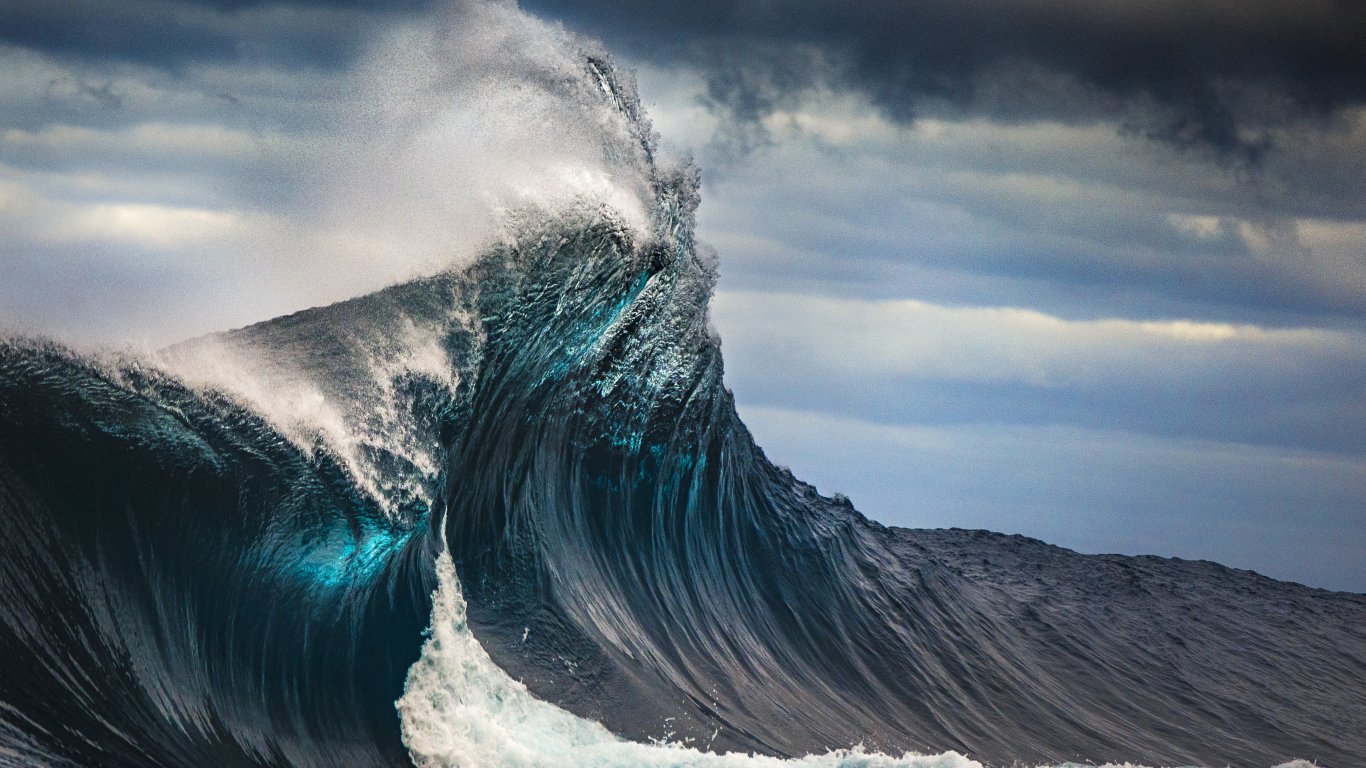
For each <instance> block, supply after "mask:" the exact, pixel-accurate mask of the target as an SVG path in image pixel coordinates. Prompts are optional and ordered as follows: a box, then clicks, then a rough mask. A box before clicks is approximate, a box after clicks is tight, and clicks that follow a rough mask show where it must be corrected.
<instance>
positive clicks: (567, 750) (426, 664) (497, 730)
mask: <svg viewBox="0 0 1366 768" xmlns="http://www.w3.org/2000/svg"><path fill="white" fill-rule="evenodd" d="M437 576H438V578H439V587H438V588H437V591H436V593H435V595H434V605H433V609H432V625H431V630H430V632H431V634H430V637H429V639H428V640H427V642H426V644H425V645H424V646H423V648H422V656H421V658H420V659H419V660H418V662H417V663H416V664H414V665H413V667H412V669H410V670H409V671H408V680H407V684H406V686H405V689H404V694H403V697H402V698H401V699H399V700H398V703H397V707H398V711H399V717H400V719H401V721H402V726H403V743H404V744H405V745H406V746H407V747H408V749H409V751H410V753H411V755H412V758H413V763H414V764H415V765H417V766H419V768H492V767H493V766H499V767H500V768H577V767H581V768H589V767H593V768H609V767H610V766H651V767H654V768H663V767H664V766H678V767H679V768H682V767H683V766H699V767H707V766H715V767H716V768H742V767H743V768H777V767H778V766H793V767H794V768H800V767H809V768H837V767H838V768H893V767H894V766H895V767H897V768H982V765H981V763H978V762H977V761H975V760H970V759H968V758H966V757H964V756H963V755H960V754H958V753H956V752H945V753H944V754H942V755H914V754H906V755H902V756H900V757H894V756H891V755H883V754H877V753H872V752H864V751H862V750H858V749H855V750H842V751H837V752H831V753H828V754H824V755H813V756H809V757H804V758H800V759H796V760H782V759H779V758H774V757H765V756H758V755H746V754H738V753H728V754H714V753H709V752H702V751H700V750H698V749H695V748H692V747H688V746H683V745H679V744H639V743H635V742H630V741H625V740H623V739H620V738H618V737H616V736H615V735H613V734H612V733H611V732H609V731H608V730H607V729H606V728H604V727H603V726H602V725H600V724H598V723H595V722H593V721H591V720H585V719H583V718H580V717H576V716H574V715H572V714H570V713H569V712H566V711H564V710H562V709H559V708H558V707H555V706H553V705H551V704H549V703H546V702H544V701H541V700H539V699H537V698H535V697H534V696H532V695H531V693H530V692H529V691H528V690H527V688H526V686H524V685H523V684H521V683H520V682H518V681H516V680H513V679H512V678H510V677H508V675H507V674H506V673H505V672H503V670H502V669H500V668H499V667H498V666H497V665H496V664H494V663H493V660H492V659H490V658H489V655H488V654H487V653H486V652H485V651H484V649H483V648H482V647H481V646H480V645H479V642H478V640H476V639H475V637H474V635H473V633H471V632H470V628H469V623H468V621H467V620H466V616H465V599H464V596H463V594H462V592H461V590H460V583H459V581H458V580H457V578H456V575H455V565H454V563H453V562H452V561H451V557H450V555H449V554H448V553H445V552H443V553H442V554H441V555H440V557H439V559H438V560H437Z"/></svg>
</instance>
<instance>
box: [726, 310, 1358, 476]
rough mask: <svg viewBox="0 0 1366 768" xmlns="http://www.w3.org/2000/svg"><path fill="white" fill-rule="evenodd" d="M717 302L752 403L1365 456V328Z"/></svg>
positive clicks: (730, 373)
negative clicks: (1195, 327)
mask: <svg viewBox="0 0 1366 768" xmlns="http://www.w3.org/2000/svg"><path fill="white" fill-rule="evenodd" d="M716 315H717V322H718V325H719V326H720V327H721V329H722V331H723V332H725V336H724V338H725V339H726V352H727V379H728V381H729V382H730V383H731V385H732V386H734V387H735V388H736V391H737V393H738V394H739V395H740V396H741V399H742V401H743V402H749V403H753V404H755V405H764V406H778V407H783V408H797V409H803V410H823V411H825V412H827V413H832V414H839V415H842V416H845V417H854V418H859V419H863V420H866V421H870V422H876V423H884V424H933V425H945V424H963V423H994V424H1027V425H1047V424H1056V425H1069V426H1072V427H1079V428H1086V429H1100V430H1115V431H1126V432H1132V433H1141V434H1147V435H1153V436H1160V437H1164V438H1192V439H1201V440H1209V441H1218V442H1238V443H1248V444H1261V445H1269V446H1276V447H1280V448H1296V449H1305V450H1313V451H1321V452H1336V453H1344V454H1356V455H1366V436H1363V434H1362V433H1361V430H1360V429H1359V425H1360V424H1362V423H1363V420H1366V404H1363V403H1362V400H1361V393H1362V392H1366V353H1363V351H1362V350H1363V349H1366V345H1363V338H1366V337H1363V335H1362V334H1360V333H1342V332H1322V331H1312V332H1309V331H1296V332H1279V333H1280V335H1271V336H1265V337H1263V336H1260V335H1257V334H1253V335H1251V336H1248V337H1243V336H1239V335H1234V336H1231V337H1230V338H1227V339H1206V340H1204V341H1195V340H1193V339H1187V338H1183V337H1181V336H1179V335H1178V336H1171V335H1168V334H1166V333H1155V332H1149V331H1142V330H1141V329H1140V327H1138V326H1124V325H1120V326H1114V325H1106V324H1104V323H1102V324H1100V325H1096V324H1094V323H1091V324H1086V323H1083V324H1080V325H1066V324H1062V325H1060V324H1058V323H1056V322H1054V321H1049V320H1045V319H1043V318H1041V317H1034V316H1029V315H1025V316H1021V315H1019V314H1018V313H1015V312H1013V311H1012V312H1006V313H1001V312H998V311H995V310H981V309H974V310H963V309H952V308H934V307H929V308H923V307H920V308H911V309H909V310H907V311H904V312H903V311H901V310H899V309H896V307H895V305H892V306H888V305H877V304H873V305H869V304H867V303H864V302H859V301H831V300H825V299H811V298H809V297H800V296H785V295H775V294H762V293H738V294H722V295H721V296H720V297H719V300H718V302H717V305H716ZM889 363H890V364H889Z"/></svg>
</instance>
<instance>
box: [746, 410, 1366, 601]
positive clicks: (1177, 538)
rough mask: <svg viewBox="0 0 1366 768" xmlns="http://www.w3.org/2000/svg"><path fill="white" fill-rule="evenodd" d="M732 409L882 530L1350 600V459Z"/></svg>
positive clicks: (1356, 496) (1075, 432) (1357, 527)
mask: <svg viewBox="0 0 1366 768" xmlns="http://www.w3.org/2000/svg"><path fill="white" fill-rule="evenodd" d="M741 413H742V415H743V416H744V418H745V421H746V423H747V424H749V425H750V427H751V428H752V429H753V430H754V434H755V437H756V438H757V439H758V441H759V442H760V443H761V444H762V445H764V446H765V447H766V448H771V449H772V450H770V451H769V455H770V458H773V459H774V460H776V461H779V462H781V463H785V464H790V465H791V467H792V469H793V470H794V472H795V473H796V474H797V475H798V476H799V477H801V478H803V479H805V480H809V481H812V482H814V483H815V484H816V485H817V486H818V487H819V488H820V489H821V491H822V492H825V493H831V492H843V493H845V494H847V495H848V496H849V497H850V499H852V501H853V502H854V504H855V505H857V506H858V508H859V509H860V510H862V511H865V512H868V513H870V514H872V515H873V516H875V517H876V518H878V519H880V520H882V521H884V522H886V523H889V524H892V525H902V526H907V527H915V528H919V527H927V528H929V527H948V526H957V527H966V528H988V529H991V530H996V531H1004V532H1006V533H1022V534H1025V535H1028V536H1035V537H1038V538H1041V539H1043V540H1045V541H1048V542H1050V543H1053V544H1059V545H1062V546H1066V547H1072V548H1075V549H1078V550H1081V551H1083V552H1093V553H1111V552H1118V553H1125V554H1150V553H1154V552H1160V553H1163V554H1166V555H1175V556H1178V557H1185V558H1192V559H1213V560H1217V561H1219V562H1221V563H1224V564H1227V565H1232V566H1234V567H1240V568H1251V569H1255V570H1257V571H1259V572H1261V573H1264V574H1266V575H1268V576H1272V577H1274V578H1280V579H1292V580H1295V581H1299V582H1302V583H1305V584H1312V585H1315V586H1321V587H1327V588H1330V589H1345V590H1353V591H1361V590H1363V589H1366V568H1363V562H1366V561H1364V560H1363V558H1362V555H1363V547H1362V544H1361V542H1362V541H1363V536H1366V518H1363V517H1362V515H1361V498H1362V496H1363V494H1366V467H1363V466H1362V464H1361V463H1360V462H1359V461H1351V460H1344V459H1343V458H1341V457H1337V456H1331V455H1316V454H1312V453H1306V452H1304V451H1300V450H1285V449H1276V448H1263V447H1255V446H1244V445H1235V444H1227V443H1213V442H1208V441H1197V440H1171V439H1162V440H1155V439H1152V438H1146V437H1143V436H1140V435H1134V434H1126V433H1122V432H1113V431H1105V430H1088V429H1075V428H1059V427H1035V426H1019V425H1014V426H1012V425H1002V424H981V425H969V426H936V427H896V426H882V425H877V424H872V423H869V422H867V421H862V420H859V419H850V418H839V417H831V416H828V415H824V414H819V413H813V412H809V411H804V410H800V409H787V408H770V407H752V406H749V405H747V404H746V403H744V402H742V403H741ZM835 457H838V460H832V458H835Z"/></svg>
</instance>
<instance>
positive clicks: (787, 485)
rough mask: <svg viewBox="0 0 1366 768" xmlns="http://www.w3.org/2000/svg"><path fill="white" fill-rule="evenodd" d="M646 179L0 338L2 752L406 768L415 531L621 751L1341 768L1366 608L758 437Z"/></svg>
mask: <svg viewBox="0 0 1366 768" xmlns="http://www.w3.org/2000/svg"><path fill="white" fill-rule="evenodd" d="M654 183H655V185H656V186H655V192H656V196H657V201H656V209H655V211H654V213H653V216H654V221H653V224H652V226H653V227H654V232H653V234H651V235H648V236H642V235H641V234H640V233H639V232H636V231H634V230H632V229H630V228H628V227H625V226H623V225H622V224H620V223H619V222H618V221H617V219H616V218H615V217H614V216H613V215H612V214H610V213H609V212H607V211H597V210H592V209H585V210H581V211H577V212H574V213H572V214H566V215H564V216H562V217H547V218H546V219H544V220H542V221H540V222H539V223H537V224H536V225H535V226H534V227H530V228H527V229H526V231H525V232H523V234H522V235H521V237H520V238H519V239H518V240H517V242H516V243H515V244H513V245H508V246H503V247H498V248H494V249H492V250H491V251H490V252H489V253H487V254H486V255H485V256H484V257H483V258H481V259H480V260H479V261H478V262H477V263H475V264H474V265H472V266H470V267H468V268H466V269H464V270H462V271H460V272H458V273H451V274H446V275H441V276H437V277H434V278H429V279H426V280H420V281H416V282H413V283H409V284H405V285H402V286H397V287H394V288H391V289H388V290H386V291H383V292H381V293H379V294H375V295H372V296H368V297H363V298H360V299H356V300H353V301H351V302H346V303H343V304H339V305H335V306H333V307H327V308H322V309H317V310H310V311H308V312H303V313H300V314H297V315H293V316H290V317H287V318H282V319H279V320H274V321H271V322H268V323H264V324H261V325H258V326H253V327H251V328H247V329H244V330H241V331H236V332H233V333H229V334H224V335H222V336H218V337H212V338H210V339H205V340H199V341H196V342H191V343H188V344H185V345H181V346H179V347H176V348H173V349H171V350H168V351H167V352H165V353H164V354H162V355H160V356H157V357H156V358H155V359H153V360H147V359H144V360H135V359H131V358H117V357H110V358H100V359H92V358H88V357H82V356H80V355H77V354H75V353H72V352H70V351H68V350H65V349H63V348H61V347H58V346H55V345H52V344H47V343H43V342H34V341H11V342H6V343H4V344H3V345H2V346H0V765H16V766H30V765H44V766H203V765H216V766H238V765H253V766H254V765H280V766H284V765H290V766H338V765H346V766H369V765H407V764H410V754H409V752H408V750H407V749H406V748H405V745H404V743H403V741H402V738H403V735H402V734H403V733H404V731H403V730H402V727H403V725H404V724H402V723H401V722H400V719H399V715H398V713H397V712H396V710H395V706H394V702H395V701H396V700H397V699H399V697H400V696H401V695H402V694H403V692H404V684H405V677H406V675H407V674H408V671H409V669H410V667H412V666H413V664H414V663H415V662H416V661H417V660H418V658H419V654H420V653H422V652H423V642H424V635H423V630H424V628H426V627H427V625H428V622H429V621H430V617H431V615H432V607H433V602H432V593H433V590H434V589H435V588H436V587H437V581H438V580H437V575H436V571H435V563H436V561H437V556H438V554H439V553H440V552H442V551H443V550H448V551H449V552H450V554H451V556H452V558H453V559H454V561H455V564H456V567H457V571H458V575H459V579H460V582H461V585H462V586H463V590H464V595H465V597H466V599H467V600H468V603H469V616H470V623H471V626H472V628H473V631H474V634H475V636H477V638H478V639H479V641H480V643H481V644H482V646H483V647H484V649H486V650H487V652H488V653H489V655H490V656H491V657H492V658H493V660H494V661H495V662H496V663H497V664H498V665H499V666H500V667H502V668H503V669H504V670H506V671H507V672H508V673H509V674H510V675H511V676H512V677H513V678H517V679H521V680H523V681H524V682H525V683H526V685H527V686H528V688H529V689H530V691H531V692H532V693H534V694H535V695H536V696H537V697H539V698H541V699H543V700H545V701H548V702H550V703H552V704H556V705H558V706H560V707H562V708H563V709H565V710H567V711H569V712H571V713H574V714H575V715H578V716H580V717H582V718H586V719H590V720H594V721H597V722H600V723H602V724H604V725H606V726H607V727H608V728H609V729H611V730H612V731H614V732H615V733H617V734H620V735H622V736H625V737H627V738H629V739H633V740H637V741H644V740H648V739H663V738H668V739H670V740H674V741H678V742H682V743H688V744H692V745H695V746H702V747H710V748H711V749H713V750H717V751H729V750H741V751H756V752H759V753H766V754H772V755H779V756H798V755H804V754H808V753H820V752H824V751H826V750H828V749H831V748H840V747H847V746H850V745H852V744H856V743H862V744H864V745H866V746H867V747H868V748H869V749H871V750H877V751H881V752H886V753H889V754H901V753H902V752H905V751H907V750H915V751H919V752H927V753H937V752H942V751H944V750H957V751H959V752H963V753H965V754H967V755H969V756H971V757H973V758H976V759H979V760H982V761H986V762H989V763H991V764H1009V763H1011V762H1012V761H1022V762H1026V763H1031V764H1036V763H1057V762H1059V761H1064V760H1078V761H1096V762H1100V761H1126V760H1127V761H1134V762H1138V763H1143V764H1148V765H1173V764H1199V765H1210V766H1214V765H1219V766H1222V765H1226V764H1229V765H1239V766H1244V765H1246V766H1271V765H1275V764H1277V763H1280V762H1283V761H1287V760H1290V759H1292V758H1305V759H1312V760H1317V761H1318V764H1319V765H1321V766H1343V767H1346V766H1356V765H1362V764H1363V763H1366V685H1363V683H1364V682H1366V597H1363V596H1361V595H1351V594H1344V593H1332V592H1326V591H1321V590H1315V589H1310V588H1307V587H1303V586H1299V585H1295V584H1289V583H1284V582H1277V581H1273V580H1270V579H1266V578H1264V577H1261V576H1258V575H1256V574H1253V573H1250V572H1246V571H1237V570H1232V569H1228V568H1225V567H1222V566H1219V565H1216V564H1213V563H1205V562H1188V561H1179V560H1168V559H1160V558H1141V557H1140V558H1134V557H1119V556H1083V555H1078V554H1076V553H1073V552H1070V551H1067V550H1063V549H1059V548H1056V547H1051V546H1048V545H1046V544H1043V543H1041V542H1038V541H1034V540H1030V539H1024V538H1021V537H1011V536H1002V535H998V534H992V533H986V532H977V531H959V530H950V531H910V530H903V529H891V528H886V527H883V526H881V525H878V524H877V523H875V522H872V521H869V520H867V519H866V518H864V517H862V516H861V515H860V514H859V513H858V512H857V511H855V510H854V509H853V508H852V507H851V506H850V505H849V503H848V502H847V501H845V500H843V499H839V498H835V499H831V498H826V497H823V496H821V495H819V494H818V493H816V491H815V490H814V489H813V488H811V487H810V486H808V485H805V484H803V483H802V482H801V481H799V480H797V479H796V478H794V477H792V476H791V475H790V474H789V473H788V472H786V471H785V470H783V469H780V468H778V467H775V466H774V465H772V464H771V463H769V462H768V461H767V460H766V459H765V457H764V455H763V452H762V451H761V450H760V449H759V448H758V447H757V446H755V444H754V442H753V441H752V439H751V437H750V435H749V433H748V431H747V430H746V428H745V426H744V425H743V424H742V423H741V422H740V420H739V418H738V416H737V415H736V411H735V406H734V402H733V400H732V397H731V395H730V393H729V392H728V391H727V390H726V389H725V387H724V385H723V375H722V374H723V372H722V362H721V351H720V345H719V342H718V340H717V339H716V338H715V337H714V335H713V333H712V332H711V331H710V330H709V326H708V323H707V302H708V299H709V296H710V293H711V289H712V285H713V283H714V269H713V267H712V265H710V264H709V263H707V262H706V260H705V259H701V258H699V257H698V255H697V251H696V249H695V248H694V245H693V242H692V218H691V217H692V209H693V207H694V206H695V203H696V199H695V189H696V187H695V179H694V178H693V177H692V176H691V175H690V174H689V173H688V172H686V171H684V172H678V173H675V174H672V175H670V174H667V173H663V172H656V177H655V179H654ZM831 460H839V457H831ZM1060 471H1062V470H1061V469H1060ZM443 529H444V532H445V535H444V537H443V536H442V531H443ZM455 762H456V763H457V764H459V761H458V759H457V760H455ZM509 762H512V759H511V758H509ZM572 762H574V760H573V756H572V755H565V764H570V763H572ZM424 764H425V763H424ZM621 764H629V761H626V762H623V763H621Z"/></svg>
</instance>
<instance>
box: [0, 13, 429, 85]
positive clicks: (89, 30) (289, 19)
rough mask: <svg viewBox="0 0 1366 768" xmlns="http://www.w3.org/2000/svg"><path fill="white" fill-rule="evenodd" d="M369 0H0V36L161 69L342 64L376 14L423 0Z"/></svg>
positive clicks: (348, 59)
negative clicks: (220, 64)
mask: <svg viewBox="0 0 1366 768" xmlns="http://www.w3.org/2000/svg"><path fill="white" fill-rule="evenodd" d="M433 5H434V3H429V2H419V1H413V2H403V3H385V2H379V1H378V0H331V1H329V0H300V1H299V2H293V3H291V2H267V1H266V0H261V1H256V0H68V1H67V2H62V3H47V2H35V1H33V0H0V18H3V19H4V23H3V24H0V42H5V43H9V44H11V45H18V46H23V47H26V48H30V49H33V50H38V51H42V52H45V53H49V54H52V55H57V56H63V57H68V58H74V59H80V60H86V61H101V60H105V61H127V62H133V63H138V64H143V65H149V66H153V67H160V68H166V69H172V70H176V69H180V68H182V67H184V66H186V65H187V64H190V63H193V62H205V61H268V62H275V63H282V64H288V65H291V66H307V67H316V68H322V69H330V68H337V67H344V66H346V65H348V64H350V63H352V62H353V61H354V59H355V57H356V56H357V55H358V54H359V53H360V51H361V49H362V47H363V44H364V42H365V40H366V39H367V38H368V37H369V35H370V34H371V33H372V32H373V27H374V25H375V23H376V22H377V21H381V20H382V19H383V18H385V17H394V16H401V15H404V14H408V13H412V12H415V11H421V10H425V9H428V8H430V7H432V6H433Z"/></svg>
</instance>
